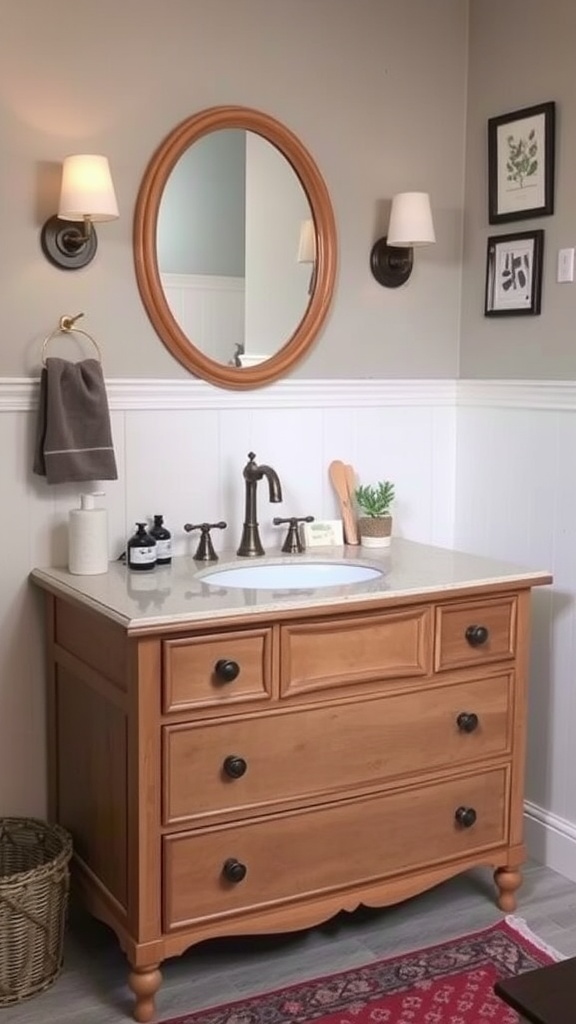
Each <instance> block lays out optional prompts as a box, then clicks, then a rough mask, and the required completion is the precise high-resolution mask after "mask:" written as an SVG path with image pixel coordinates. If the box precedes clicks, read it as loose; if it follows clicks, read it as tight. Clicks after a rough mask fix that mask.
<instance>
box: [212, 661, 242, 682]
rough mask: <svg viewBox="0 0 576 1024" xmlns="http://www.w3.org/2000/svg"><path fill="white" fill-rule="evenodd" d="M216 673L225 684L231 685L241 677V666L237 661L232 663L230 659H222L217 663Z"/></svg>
mask: <svg viewBox="0 0 576 1024" xmlns="http://www.w3.org/2000/svg"><path fill="white" fill-rule="evenodd" d="M214 671H215V672H216V675H217V676H218V679H220V680H221V682H223V683H231V682H233V680H234V679H236V677H237V676H239V675H240V665H239V664H238V662H237V661H230V660H229V659H228V658H220V659H219V661H217V662H216V665H215V668H214Z"/></svg>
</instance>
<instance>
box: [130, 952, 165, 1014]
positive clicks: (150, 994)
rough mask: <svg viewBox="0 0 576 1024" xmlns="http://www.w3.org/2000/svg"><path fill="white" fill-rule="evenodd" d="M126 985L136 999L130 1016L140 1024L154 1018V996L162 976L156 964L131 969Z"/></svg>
mask: <svg viewBox="0 0 576 1024" xmlns="http://www.w3.org/2000/svg"><path fill="white" fill-rule="evenodd" d="M128 984H129V986H130V988H131V989H132V991H133V993H134V995H135V997H136V1002H135V1003H134V1012H133V1014H132V1016H133V1017H134V1020H137V1021H139V1022H140V1024H146V1022H147V1021H149V1020H152V1017H153V1016H154V1013H155V1011H156V1004H155V1001H154V996H155V995H156V993H157V991H158V989H159V988H160V985H161V984H162V974H161V972H160V971H159V970H158V964H151V965H150V966H149V967H133V968H132V970H131V971H130V974H129V975H128Z"/></svg>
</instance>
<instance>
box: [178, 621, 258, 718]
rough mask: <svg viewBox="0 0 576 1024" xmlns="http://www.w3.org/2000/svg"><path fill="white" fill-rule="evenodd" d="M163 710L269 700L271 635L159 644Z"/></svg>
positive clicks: (240, 634)
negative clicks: (160, 649)
mask: <svg viewBox="0 0 576 1024" xmlns="http://www.w3.org/2000/svg"><path fill="white" fill-rule="evenodd" d="M162 684H163V685H162V710H163V711H164V713H165V714H166V713H168V712H170V711H184V710H186V709H187V708H199V707H214V706H218V705H221V704H231V705H233V704H238V703H246V702H248V701H255V700H260V701H261V700H263V699H269V698H270V697H271V696H272V630H271V629H251V630H243V631H242V632H237V633H222V634H220V635H215V636H201V637H187V638H185V639H183V640H164V642H163V644H162Z"/></svg>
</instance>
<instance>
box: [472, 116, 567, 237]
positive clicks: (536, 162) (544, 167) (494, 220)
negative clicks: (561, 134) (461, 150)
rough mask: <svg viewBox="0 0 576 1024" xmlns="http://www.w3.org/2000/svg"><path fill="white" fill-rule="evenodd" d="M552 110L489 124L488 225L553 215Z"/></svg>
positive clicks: (500, 119) (498, 119)
mask: <svg viewBox="0 0 576 1024" xmlns="http://www.w3.org/2000/svg"><path fill="white" fill-rule="evenodd" d="M554 133H555V104H554V103H553V102H549V103H541V104H540V105H539V106H535V107H525V108H524V109H523V110H516V111H514V112H513V113H511V114H503V115H502V116H500V117H492V118H490V120H489V121H488V219H489V222H490V224H501V223H503V222H505V221H513V220H526V219H529V218H530V217H542V216H545V215H546V214H552V213H554Z"/></svg>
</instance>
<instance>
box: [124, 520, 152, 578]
mask: <svg viewBox="0 0 576 1024" xmlns="http://www.w3.org/2000/svg"><path fill="white" fill-rule="evenodd" d="M146 525H147V524H146V523H136V526H137V530H136V533H135V534H134V536H133V537H131V538H130V540H129V541H128V568H129V569H134V570H135V571H137V572H142V571H146V570H147V569H153V568H154V567H155V565H156V541H155V540H154V537H151V536H150V534H149V533H148V531H147V530H146Z"/></svg>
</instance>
